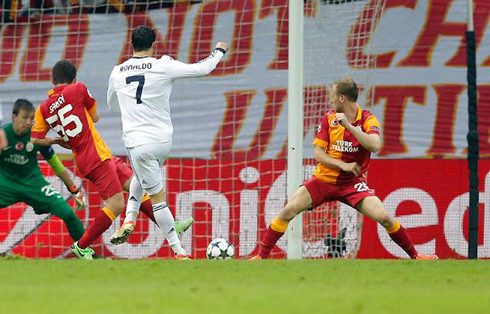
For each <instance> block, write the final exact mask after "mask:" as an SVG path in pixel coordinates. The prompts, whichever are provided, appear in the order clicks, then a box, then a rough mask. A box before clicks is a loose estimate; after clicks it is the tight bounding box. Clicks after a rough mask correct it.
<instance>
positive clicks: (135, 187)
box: [124, 176, 145, 224]
mask: <svg viewBox="0 0 490 314" xmlns="http://www.w3.org/2000/svg"><path fill="white" fill-rule="evenodd" d="M144 195H145V191H144V190H143V188H142V187H141V185H140V183H139V182H138V179H136V177H134V176H133V178H132V179H131V184H130V185H129V196H128V204H127V205H126V218H124V223H127V222H129V221H132V222H134V224H136V218H137V217H138V214H139V212H140V205H141V200H142V199H143V196H144Z"/></svg>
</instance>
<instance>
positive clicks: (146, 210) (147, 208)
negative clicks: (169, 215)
mask: <svg viewBox="0 0 490 314" xmlns="http://www.w3.org/2000/svg"><path fill="white" fill-rule="evenodd" d="M140 210H141V212H142V213H143V214H145V215H146V216H147V217H148V218H150V220H151V221H153V222H154V223H157V221H156V220H155V216H154V215H153V207H152V206H151V202H150V197H148V194H146V195H145V196H144V197H143V202H142V203H141V206H140ZM124 221H126V219H125V220H124Z"/></svg>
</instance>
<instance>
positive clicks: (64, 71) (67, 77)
mask: <svg viewBox="0 0 490 314" xmlns="http://www.w3.org/2000/svg"><path fill="white" fill-rule="evenodd" d="M51 76H52V77H53V81H55V83H56V84H70V83H71V82H73V80H74V79H75V78H76V77H77V68H76V67H75V65H74V64H73V63H72V62H71V61H68V60H60V61H58V62H56V64H55V65H54V67H53V69H52V70H51Z"/></svg>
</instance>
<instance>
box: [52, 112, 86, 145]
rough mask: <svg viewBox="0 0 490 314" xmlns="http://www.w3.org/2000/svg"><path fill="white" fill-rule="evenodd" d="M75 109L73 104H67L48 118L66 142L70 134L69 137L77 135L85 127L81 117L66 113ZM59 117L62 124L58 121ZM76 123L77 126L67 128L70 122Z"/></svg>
mask: <svg viewBox="0 0 490 314" xmlns="http://www.w3.org/2000/svg"><path fill="white" fill-rule="evenodd" d="M71 110H73V107H72V105H71V104H67V105H66V106H64V107H63V108H61V109H60V110H59V111H58V113H57V114H55V115H53V116H51V117H49V118H46V122H48V123H49V124H50V125H51V127H52V129H53V130H54V131H55V132H56V133H58V134H61V135H62V138H63V140H64V141H65V142H68V136H69V137H75V136H77V135H78V134H80V132H82V129H83V124H82V121H80V119H79V118H78V117H77V116H76V115H73V114H69V115H66V114H67V113H68V112H69V111H71ZM58 118H59V120H60V122H61V125H60V124H59V123H56V122H57V121H58ZM72 122H73V123H75V127H74V128H72V129H66V126H67V125H68V124H70V123H72Z"/></svg>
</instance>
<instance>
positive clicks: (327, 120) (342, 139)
mask: <svg viewBox="0 0 490 314" xmlns="http://www.w3.org/2000/svg"><path fill="white" fill-rule="evenodd" d="M335 113H336V111H335V110H332V111H329V112H328V113H327V114H326V115H324V116H323V118H322V120H321V123H320V125H319V126H318V132H317V134H316V136H315V139H314V140H313V145H316V146H320V147H323V148H325V152H326V153H327V154H328V155H329V156H330V157H332V158H335V159H340V160H342V161H344V162H347V163H351V162H357V163H358V164H359V166H361V175H363V174H364V173H366V171H367V168H368V165H369V160H370V158H371V152H370V151H368V150H367V149H365V148H364V147H363V146H362V145H361V143H359V141H358V140H357V139H356V138H355V137H354V135H352V134H351V133H350V132H349V131H347V130H346V129H345V128H344V127H343V126H342V125H340V124H339V122H338V121H337V119H335ZM352 125H353V126H354V127H357V126H359V127H361V128H362V130H363V131H364V132H365V133H367V134H380V124H379V121H378V119H376V117H375V116H374V115H373V114H372V113H371V112H369V111H367V110H362V109H361V107H359V106H357V117H356V120H355V121H354V122H353V123H352ZM313 175H314V176H315V177H317V178H318V179H320V180H322V181H324V182H327V183H331V184H338V185H343V184H348V183H350V182H351V181H352V180H353V179H355V178H354V175H353V174H350V173H346V172H343V171H342V170H340V169H337V168H333V167H328V166H326V165H324V164H322V163H318V165H317V167H316V169H315V172H314V174H313Z"/></svg>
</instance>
